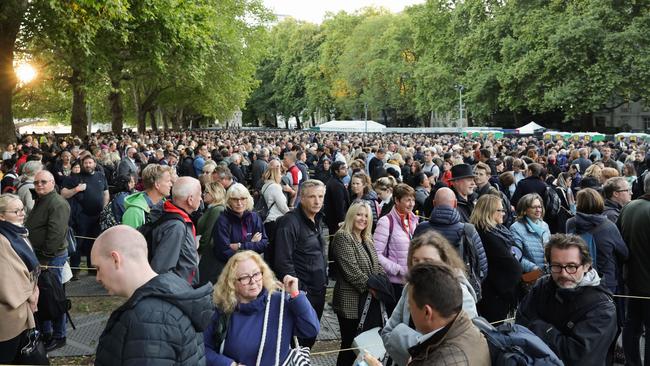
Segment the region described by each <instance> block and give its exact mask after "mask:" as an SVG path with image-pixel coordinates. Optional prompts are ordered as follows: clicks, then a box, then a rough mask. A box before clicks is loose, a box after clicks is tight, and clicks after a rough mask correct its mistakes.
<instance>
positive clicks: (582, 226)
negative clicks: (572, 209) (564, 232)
mask: <svg viewBox="0 0 650 366" xmlns="http://www.w3.org/2000/svg"><path fill="white" fill-rule="evenodd" d="M607 220H608V219H607V216H605V215H591V214H586V213H582V212H577V213H576V232H577V233H584V232H587V231H590V230H592V229H594V228H596V227H597V226H599V225H601V224H602V223H603V222H604V221H607Z"/></svg>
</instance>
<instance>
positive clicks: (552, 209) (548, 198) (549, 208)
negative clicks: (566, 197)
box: [542, 185, 562, 220]
mask: <svg viewBox="0 0 650 366" xmlns="http://www.w3.org/2000/svg"><path fill="white" fill-rule="evenodd" d="M542 199H543V200H544V211H545V214H544V218H545V220H549V219H551V218H553V217H556V216H557V215H559V214H560V209H561V207H562V201H560V196H558V194H557V192H556V191H555V189H553V187H551V186H549V185H547V186H546V189H545V190H544V196H543V197H542Z"/></svg>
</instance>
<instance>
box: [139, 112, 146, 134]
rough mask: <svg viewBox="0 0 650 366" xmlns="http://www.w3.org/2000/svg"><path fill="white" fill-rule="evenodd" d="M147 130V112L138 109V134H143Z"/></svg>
mask: <svg viewBox="0 0 650 366" xmlns="http://www.w3.org/2000/svg"><path fill="white" fill-rule="evenodd" d="M146 130H147V111H145V110H144V109H142V108H141V107H138V132H139V133H143V132H145V131H146Z"/></svg>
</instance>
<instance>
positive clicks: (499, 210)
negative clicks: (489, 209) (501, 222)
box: [497, 208, 506, 212]
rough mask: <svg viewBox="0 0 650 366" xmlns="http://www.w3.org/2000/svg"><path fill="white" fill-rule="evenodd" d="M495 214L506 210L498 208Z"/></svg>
mask: <svg viewBox="0 0 650 366" xmlns="http://www.w3.org/2000/svg"><path fill="white" fill-rule="evenodd" d="M497 212H506V210H504V209H502V208H499V209H497Z"/></svg>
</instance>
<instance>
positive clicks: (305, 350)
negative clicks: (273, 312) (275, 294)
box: [275, 287, 311, 366]
mask: <svg viewBox="0 0 650 366" xmlns="http://www.w3.org/2000/svg"><path fill="white" fill-rule="evenodd" d="M284 294H285V292H284V287H283V288H282V296H281V298H280V299H281V301H280V320H279V321H278V324H279V326H278V340H277V344H276V346H275V364H276V365H277V364H278V360H279V358H280V345H281V343H282V323H283V320H284V316H283V315H284V296H285V295H284ZM292 340H293V344H294V347H293V348H292V349H291V350H289V355H288V356H287V359H286V360H284V363H283V364H282V366H308V365H311V354H310V351H309V347H300V344H299V343H298V337H296V336H293V337H292Z"/></svg>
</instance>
